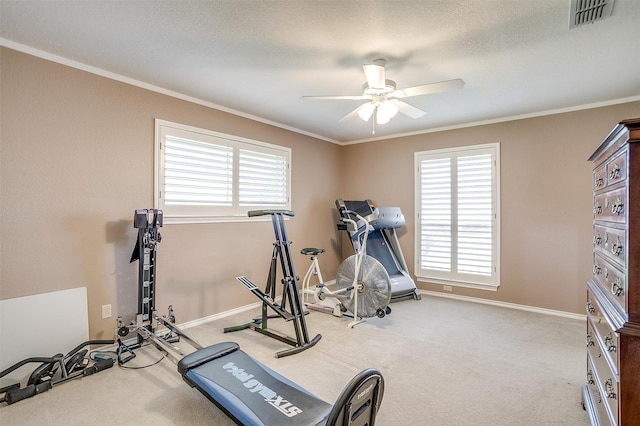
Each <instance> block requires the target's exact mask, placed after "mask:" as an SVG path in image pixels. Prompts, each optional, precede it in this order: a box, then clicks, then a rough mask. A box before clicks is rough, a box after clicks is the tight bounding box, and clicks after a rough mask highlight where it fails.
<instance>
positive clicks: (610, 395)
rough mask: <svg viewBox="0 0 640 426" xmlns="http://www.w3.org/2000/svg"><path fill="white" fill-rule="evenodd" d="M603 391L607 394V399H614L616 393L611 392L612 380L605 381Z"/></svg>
mask: <svg viewBox="0 0 640 426" xmlns="http://www.w3.org/2000/svg"><path fill="white" fill-rule="evenodd" d="M604 391H605V393H606V394H607V398H611V399H616V393H615V392H614V391H613V380H612V379H607V381H606V382H604Z"/></svg>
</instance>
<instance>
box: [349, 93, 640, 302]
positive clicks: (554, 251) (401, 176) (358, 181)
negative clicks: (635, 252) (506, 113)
mask: <svg viewBox="0 0 640 426" xmlns="http://www.w3.org/2000/svg"><path fill="white" fill-rule="evenodd" d="M632 117H640V102H635V103H628V104H621V105H616V106H609V107H603V108H595V109H589V110H583V111H579V112H571V113H564V114H556V115H551V116H545V117H538V118H531V119H525V120H517V121H510V122H505V123H499V124H492V125H485V126H476V127H471V128H465V129H457V130H451V131H446V132H439V133H429V134H424V135H418V136H411V137H404V138H397V139H390V140H385V141H381V142H375V143H366V144H356V145H349V146H346V147H345V148H344V150H343V153H342V162H343V167H342V169H343V175H342V176H343V183H342V189H343V190H342V195H343V196H344V197H345V198H349V199H362V198H370V199H371V200H372V201H373V202H374V204H376V205H378V206H399V207H401V209H402V211H403V212H404V214H405V217H406V219H407V226H406V230H405V232H404V233H403V235H402V236H401V238H400V243H401V246H402V249H403V251H404V254H405V258H406V261H407V264H408V265H409V267H410V268H411V272H412V273H413V265H414V259H415V257H414V253H415V249H414V238H413V233H414V230H415V206H414V184H413V181H414V167H413V165H414V153H415V152H419V151H426V150H430V149H439V148H446V147H453V146H465V145H476V144H486V143H493V142H499V143H500V156H501V170H500V172H501V183H502V185H501V188H500V190H501V200H500V201H501V215H502V218H501V219H502V220H501V222H502V223H501V225H502V228H501V230H502V235H501V249H502V253H501V258H500V261H501V266H502V268H501V286H500V288H499V289H498V291H496V292H493V291H483V290H471V289H463V288H454V291H453V293H454V294H461V295H466V296H473V297H480V298H486V299H495V300H499V301H504V302H510V303H516V304H522V305H531V306H536V307H542V308H547V309H554V310H560V311H566V312H574V313H584V303H585V287H584V282H585V281H586V280H587V279H588V278H589V276H590V275H591V272H590V271H591V218H592V199H591V165H590V164H589V163H588V162H587V158H588V157H589V155H590V154H591V153H592V152H593V150H594V149H595V148H596V147H597V146H598V145H599V144H600V142H602V140H603V139H604V137H605V136H606V135H607V134H608V133H609V131H610V130H611V129H612V128H613V127H614V126H615V124H616V123H618V122H619V121H620V120H622V119H625V118H632ZM371 170H375V173H371ZM418 287H420V288H422V289H427V290H435V291H441V290H442V285H436V284H430V283H418Z"/></svg>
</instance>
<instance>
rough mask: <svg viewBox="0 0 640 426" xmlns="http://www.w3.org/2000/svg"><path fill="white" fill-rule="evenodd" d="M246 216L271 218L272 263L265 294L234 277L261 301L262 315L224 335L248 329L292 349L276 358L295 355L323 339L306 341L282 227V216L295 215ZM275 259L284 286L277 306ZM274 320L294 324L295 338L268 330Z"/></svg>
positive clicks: (266, 212) (276, 212)
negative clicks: (279, 268)
mask: <svg viewBox="0 0 640 426" xmlns="http://www.w3.org/2000/svg"><path fill="white" fill-rule="evenodd" d="M248 215H249V216H250V217H256V216H266V215H270V216H271V222H272V223H273V231H274V233H275V238H276V240H275V242H274V243H273V253H272V255H271V264H270V266H269V275H268V276H267V284H266V288H265V291H264V292H263V291H262V290H260V289H259V288H258V286H257V285H255V284H254V283H252V282H251V281H250V280H249V279H248V278H247V277H245V276H240V277H237V278H236V279H237V280H238V281H239V282H240V283H242V284H243V285H244V286H245V287H247V289H249V291H251V292H252V293H253V294H255V295H256V297H257V298H258V299H260V300H261V301H262V314H261V316H260V317H257V318H254V319H253V321H251V322H249V323H246V324H240V325H237V326H232V327H226V328H225V329H224V332H225V333H229V332H232V331H238V330H244V329H247V328H248V329H250V330H254V331H257V332H259V333H261V334H264V335H266V336H269V337H271V338H274V339H276V340H279V341H281V342H284V343H287V344H288V345H291V346H293V348H291V349H286V350H283V351H280V352H276V358H280V357H284V356H288V355H293V354H297V353H298V352H302V351H304V350H305V349H308V348H310V347H312V346H314V345H315V344H316V343H318V341H320V339H321V338H322V336H321V335H320V334H317V335H316V336H315V337H314V338H313V339H311V340H309V333H308V331H307V324H306V322H305V318H304V317H305V315H306V312H305V311H304V308H303V306H302V301H301V299H300V290H299V287H298V276H297V275H296V271H295V269H294V267H293V261H292V259H291V251H290V250H291V247H290V245H291V242H290V241H289V240H288V239H287V232H286V229H285V226H284V216H290V217H293V216H294V213H293V212H292V211H290V210H252V211H250V212H248ZM278 260H280V266H281V269H282V280H281V283H282V285H283V288H282V299H281V302H280V303H277V302H276V293H277V292H276V287H277V285H276V275H277V270H278ZM287 305H288V310H287ZM269 308H270V309H271V310H273V311H274V312H275V314H271V315H269ZM273 318H282V319H284V320H285V321H287V322H291V323H292V324H293V329H294V331H295V334H296V337H295V338H293V337H290V336H287V335H285V334H283V333H280V332H279V331H277V330H273V329H270V328H269V327H268V320H269V319H273Z"/></svg>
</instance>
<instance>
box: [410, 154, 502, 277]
mask: <svg viewBox="0 0 640 426" xmlns="http://www.w3.org/2000/svg"><path fill="white" fill-rule="evenodd" d="M415 159H416V206H418V208H417V215H416V225H417V226H416V271H415V273H416V276H417V278H418V279H419V280H422V281H427V282H434V283H444V284H447V285H458V286H464V287H474V288H486V289H496V288H497V287H498V286H499V252H500V250H499V242H500V240H499V235H500V232H499V231H500V230H499V223H500V221H499V194H498V191H499V187H500V186H499V145H498V144H489V145H481V146H472V147H464V148H455V149H446V150H436V151H425V152H419V153H416V156H415Z"/></svg>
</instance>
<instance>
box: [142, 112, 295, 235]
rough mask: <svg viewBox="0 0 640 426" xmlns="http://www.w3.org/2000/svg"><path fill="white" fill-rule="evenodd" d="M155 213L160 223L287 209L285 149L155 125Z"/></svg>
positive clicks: (287, 157)
mask: <svg viewBox="0 0 640 426" xmlns="http://www.w3.org/2000/svg"><path fill="white" fill-rule="evenodd" d="M155 157H156V173H155V185H154V188H155V197H154V202H155V207H156V208H160V209H162V210H163V211H164V218H165V222H167V223H172V222H174V223H175V222H178V223H180V222H211V221H220V220H242V219H244V218H246V217H247V211H249V210H256V209H263V208H264V209H290V205H291V204H290V193H291V191H290V186H291V184H290V166H289V163H290V159H291V151H290V149H288V148H284V147H280V146H277V145H272V144H267V143H264V142H258V141H253V140H248V139H243V138H239V137H235V136H230V135H224V134H221V133H217V132H212V131H208V130H203V129H196V128H192V127H189V126H184V125H180V124H176V123H170V122H166V121H162V120H156V149H155Z"/></svg>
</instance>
